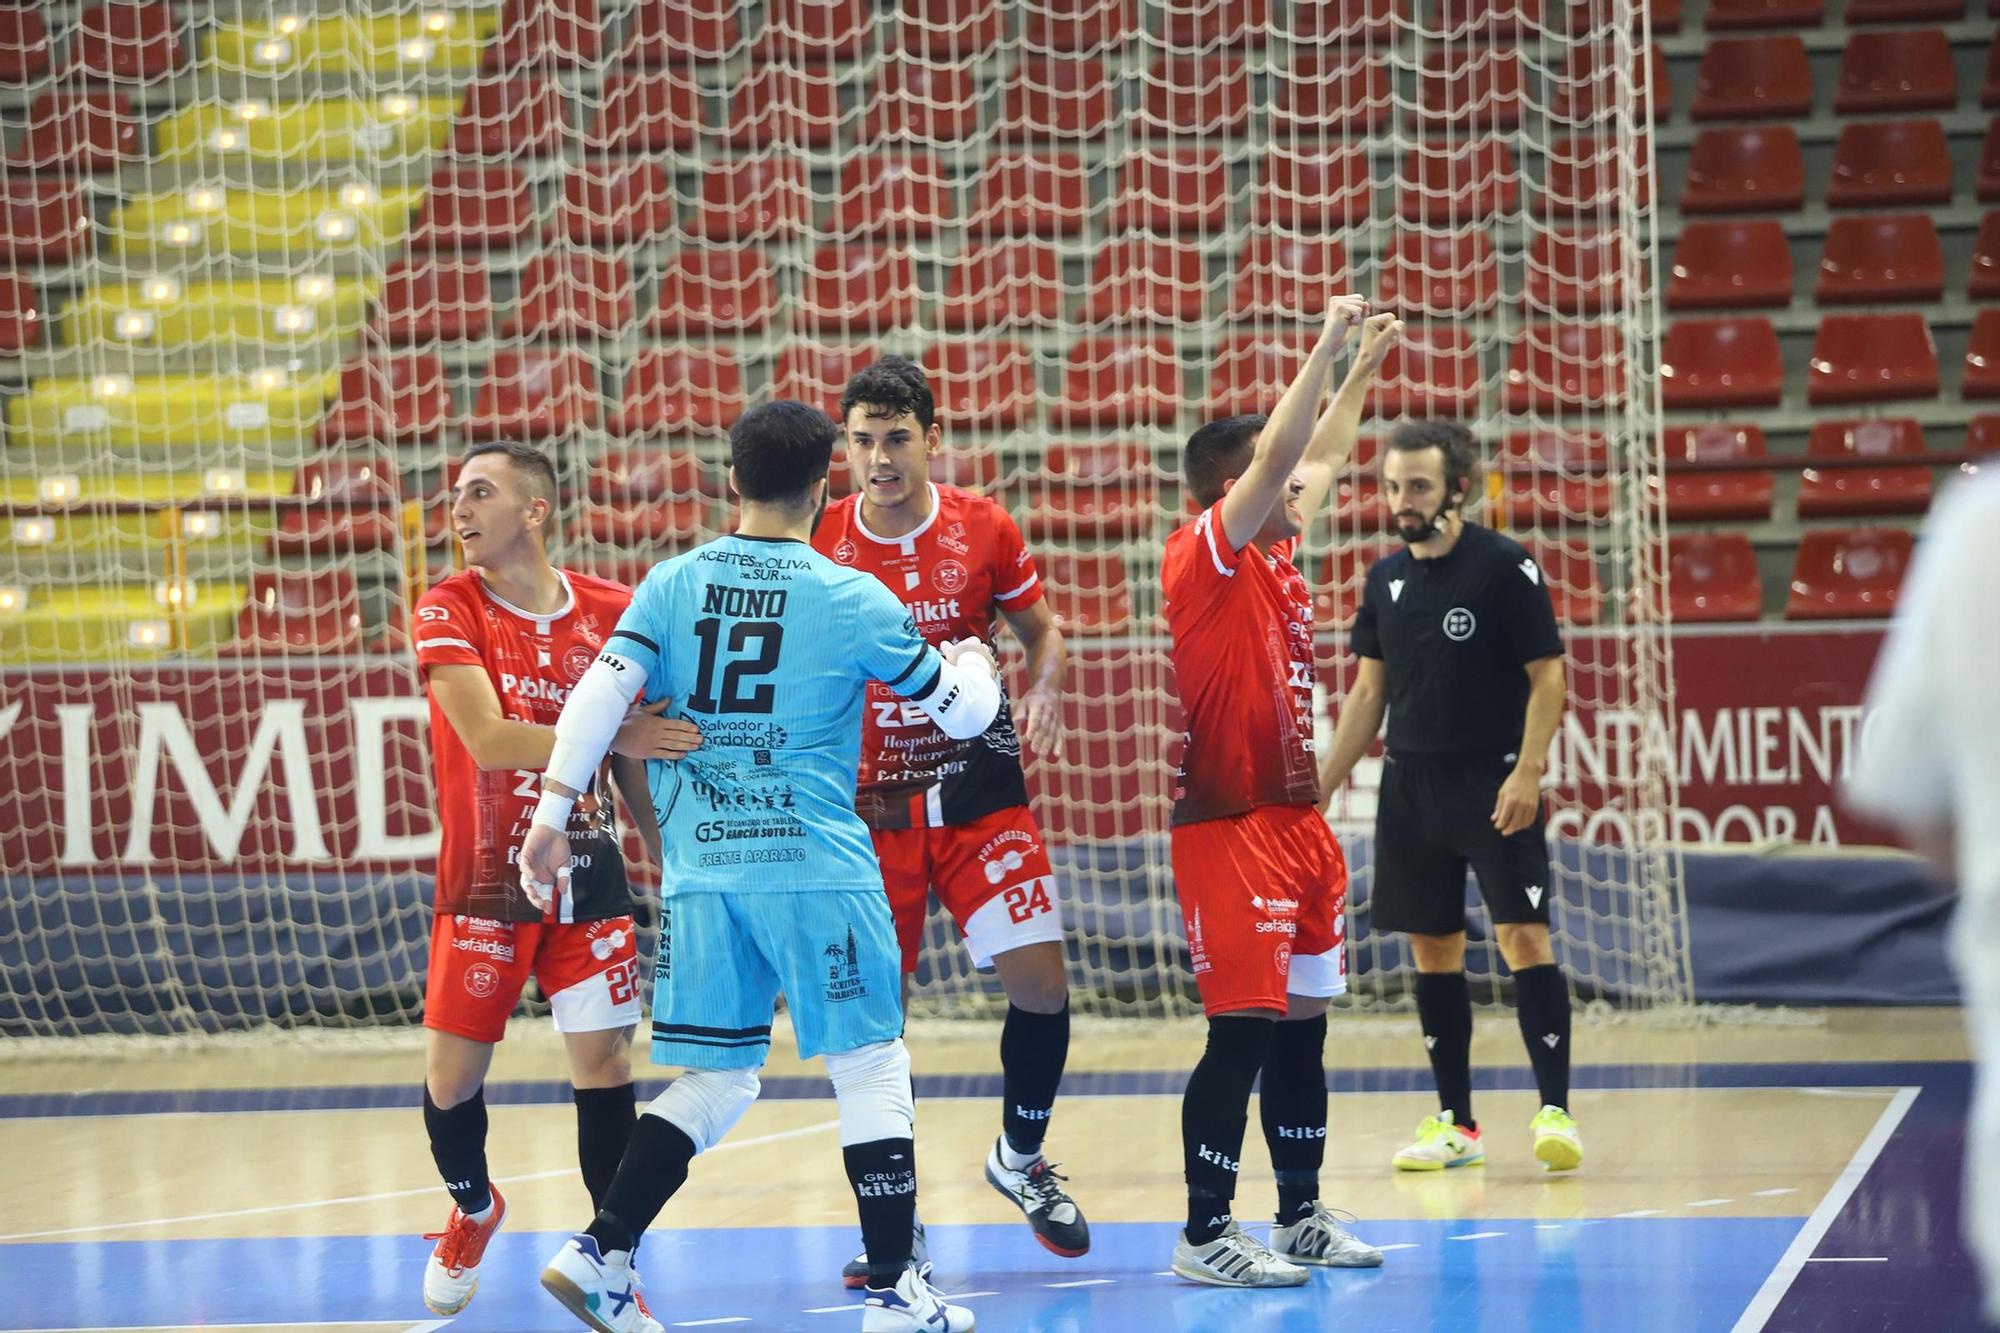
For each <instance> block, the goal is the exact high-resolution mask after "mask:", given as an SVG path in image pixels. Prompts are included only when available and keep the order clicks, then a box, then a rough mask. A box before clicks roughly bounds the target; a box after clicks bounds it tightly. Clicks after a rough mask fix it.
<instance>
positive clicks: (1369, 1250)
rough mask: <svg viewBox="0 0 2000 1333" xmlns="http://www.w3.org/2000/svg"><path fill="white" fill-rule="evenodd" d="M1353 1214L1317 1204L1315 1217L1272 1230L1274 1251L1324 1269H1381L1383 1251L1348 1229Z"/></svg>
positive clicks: (1293, 1260)
mask: <svg viewBox="0 0 2000 1333" xmlns="http://www.w3.org/2000/svg"><path fill="white" fill-rule="evenodd" d="M1354 1220H1355V1218H1354V1215H1353V1214H1352V1213H1338V1212H1335V1211H1334V1210H1333V1209H1331V1208H1329V1207H1327V1206H1326V1205H1325V1204H1323V1203H1320V1202H1317V1201H1315V1202H1314V1203H1313V1210H1312V1215H1311V1216H1310V1217H1304V1218H1301V1219H1299V1220H1298V1221H1296V1222H1293V1223H1292V1224H1290V1225H1289V1226H1282V1227H1272V1228H1271V1249H1272V1252H1273V1253H1275V1254H1277V1255H1278V1257H1280V1258H1282V1259H1288V1260H1290V1261H1291V1262H1292V1263H1295V1264H1317V1265H1319V1266H1320V1267H1322V1268H1380V1267H1381V1266H1382V1251H1380V1250H1378V1249H1376V1248H1375V1247H1374V1246H1373V1245H1370V1244H1368V1243H1367V1242H1366V1241H1364V1240H1362V1239H1361V1238H1360V1237H1358V1236H1356V1235H1355V1234H1354V1233H1353V1232H1351V1231H1349V1230H1348V1229H1347V1228H1346V1227H1344V1226H1342V1225H1341V1223H1343V1222H1352V1221H1354Z"/></svg>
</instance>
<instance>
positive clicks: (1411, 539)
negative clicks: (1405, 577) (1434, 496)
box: [1396, 499, 1458, 546]
mask: <svg viewBox="0 0 2000 1333" xmlns="http://www.w3.org/2000/svg"><path fill="white" fill-rule="evenodd" d="M1457 508H1458V506H1457V505H1456V504H1454V503H1452V502H1451V501H1450V500H1448V499H1447V500H1446V501H1445V502H1444V503H1443V504H1442V505H1440V506H1439V507H1438V511H1437V512H1436V513H1435V514H1432V515H1430V516H1428V517H1424V516H1420V515H1419V514H1418V513H1417V512H1416V511H1415V510H1413V509H1406V510H1402V511H1400V512H1399V513H1397V515H1396V535H1397V536H1398V537H1401V538H1402V539H1403V541H1404V543H1405V544H1406V545H1410V546H1420V545H1422V544H1423V543H1424V542H1427V541H1430V540H1432V539H1433V538H1436V537H1446V536H1449V535H1451V520H1452V514H1453V512H1454V511H1455V510H1456V509H1457Z"/></svg>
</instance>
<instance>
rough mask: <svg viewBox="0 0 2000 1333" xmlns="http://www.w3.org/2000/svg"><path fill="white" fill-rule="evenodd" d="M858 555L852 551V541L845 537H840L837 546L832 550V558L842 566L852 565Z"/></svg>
mask: <svg viewBox="0 0 2000 1333" xmlns="http://www.w3.org/2000/svg"><path fill="white" fill-rule="evenodd" d="M859 554H860V552H859V551H857V550H855V549H854V543H853V541H851V540H850V539H848V538H846V537H842V538H841V539H840V542H839V544H838V545H836V546H835V547H834V548H833V558H834V559H835V560H838V561H839V562H840V563H841V564H843V565H851V564H853V563H854V557H855V556H857V555H859Z"/></svg>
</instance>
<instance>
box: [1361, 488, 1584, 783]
mask: <svg viewBox="0 0 2000 1333" xmlns="http://www.w3.org/2000/svg"><path fill="white" fill-rule="evenodd" d="M1562 650H1563V645H1562V635H1561V633H1559V632H1558V631H1557V629H1556V615H1555V609H1554V608H1553V607H1551V606H1550V605H1549V590H1548V589H1547V588H1546V587H1545V586H1543V583H1542V571H1541V567H1540V566H1539V565H1537V564H1536V563H1535V560H1534V557H1533V556H1531V555H1529V554H1528V552H1527V549H1526V548H1525V547H1523V546H1522V545H1521V544H1520V543H1519V542H1517V541H1513V540H1512V539H1510V538H1507V537H1503V536H1501V535H1500V534H1499V533H1497V532H1495V531H1493V530H1492V529H1491V528H1484V527H1480V526H1478V525H1477V524H1474V523H1467V524H1466V525H1465V527H1464V529H1463V530H1462V531H1461V532H1460V533H1459V537H1458V541H1457V543H1456V544H1455V545H1454V546H1453V547H1452V548H1451V550H1450V551H1449V552H1448V553H1446V554H1445V555H1442V556H1440V557H1438V558H1437V559H1434V560H1419V559H1417V558H1416V557H1415V556H1413V555H1411V554H1410V553H1409V552H1408V551H1407V550H1405V551H1397V552H1396V553H1395V554H1393V555H1390V556H1385V557H1384V558H1383V559H1381V560H1379V561H1377V562H1376V563H1375V565H1374V566H1373V567H1372V568H1371V569H1369V571H1368V582H1367V586H1366V588H1364V589H1363V591H1362V594H1361V610H1360V613H1359V614H1358V615H1356V616H1355V618H1354V651H1355V652H1357V653H1359V654H1360V655H1361V656H1363V657H1373V658H1377V659H1379V660H1380V661H1381V663H1382V674H1383V676H1384V678H1385V679H1386V680H1387V682H1388V691H1389V736H1388V746H1389V748H1390V749H1391V750H1393V751H1411V752H1422V753H1444V752H1450V751H1482V752H1489V753H1506V752H1510V751H1516V750H1518V749H1519V748H1520V745H1521V729H1522V726H1523V724H1524V722H1525V720H1526V718H1527V712H1528V677H1527V673H1526V672H1524V671H1522V669H1521V668H1522V667H1523V666H1524V665H1526V664H1527V663H1529V662H1533V661H1535V660H1537V659H1539V658H1544V657H1555V656H1557V655H1558V654H1560V653H1561V652H1562Z"/></svg>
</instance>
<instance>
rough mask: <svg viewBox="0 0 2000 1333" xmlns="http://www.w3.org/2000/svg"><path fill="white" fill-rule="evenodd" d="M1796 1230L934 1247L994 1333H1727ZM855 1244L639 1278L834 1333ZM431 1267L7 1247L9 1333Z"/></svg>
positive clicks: (307, 1245) (1136, 1236) (170, 1247)
mask: <svg viewBox="0 0 2000 1333" xmlns="http://www.w3.org/2000/svg"><path fill="white" fill-rule="evenodd" d="M1799 1226H1800V1221H1799V1219H1797V1218H1711V1219H1643V1218H1642V1219H1613V1220H1607V1221H1580V1222H1560V1223H1550V1222H1540V1223H1538V1222H1535V1221H1533V1220H1497V1219H1491V1218H1488V1219H1482V1220H1481V1221H1479V1222H1477V1223H1467V1222H1430V1221H1425V1222H1374V1223H1370V1224H1369V1225H1368V1227H1367V1228H1366V1234H1367V1235H1368V1237H1369V1239H1370V1240H1372V1241H1374V1242H1376V1243H1378V1244H1382V1245H1395V1246H1400V1247H1403V1248H1398V1249H1395V1250H1392V1251H1391V1252H1390V1253H1389V1255H1388V1261H1387V1263H1386V1264H1385V1265H1384V1266H1383V1267H1382V1268H1380V1269H1378V1270H1374V1271H1366V1272H1347V1271H1339V1272H1320V1273H1316V1274H1315V1275H1314V1277H1313V1281H1312V1284H1311V1285H1310V1286H1307V1287H1303V1288H1298V1289H1294V1290H1289V1291H1259V1292H1250V1291H1226V1290H1218V1289H1214V1288H1207V1287H1196V1286H1193V1285H1191V1284H1189V1283H1186V1282H1182V1281H1181V1280H1179V1279H1178V1278H1174V1277H1171V1276H1164V1275H1163V1270H1164V1269H1165V1267H1166V1262H1167V1258H1168V1255H1169V1253H1170V1250H1171V1247H1172V1243H1173V1227H1172V1226H1171V1225H1170V1224H1164V1223H1162V1224H1151V1223H1148V1224H1136V1223H1128V1224H1107V1225H1101V1226H1098V1227H1095V1228H1093V1232H1094V1240H1095V1244H1094V1247H1093V1252H1092V1255H1091V1257H1090V1260H1089V1262H1088V1266H1087V1268H1086V1267H1080V1266H1078V1265H1074V1264H1064V1263H1063V1262H1062V1261H1060V1260H1057V1259H1055V1258H1053V1257H1051V1256H1048V1255H1044V1254H1042V1253H1041V1252H1040V1251H1039V1250H1037V1249H1035V1248H1034V1247H1033V1245H1031V1244H1024V1243H1023V1239H1022V1236H1021V1231H1020V1228H1018V1227H1000V1226H966V1227H933V1228H931V1233H930V1234H931V1245H932V1253H933V1257H934V1260H935V1262H936V1264H937V1266H938V1270H939V1273H940V1276H941V1278H942V1281H943V1285H945V1286H946V1287H947V1288H948V1289H949V1290H952V1291H954V1292H965V1293H970V1294H969V1295H968V1297H967V1299H966V1304H968V1305H970V1306H971V1307H972V1308H974V1309H975V1310H977V1311H978V1314H979V1320H980V1327H981V1328H982V1329H992V1330H996V1333H997V1331H999V1330H1034V1331H1035V1333H1069V1331H1070V1330H1076V1331H1078V1333H1080V1331H1081V1330H1085V1329H1117V1330H1139V1329H1147V1330H1160V1329H1189V1330H1192V1329H1202V1330H1256V1331H1259V1333H1309V1331H1311V1333H1318V1331H1319V1330H1324V1329H1328V1328H1331V1327H1334V1326H1335V1324H1334V1321H1336V1320H1338V1321H1339V1326H1340V1327H1343V1328H1348V1329H1353V1330H1357V1331H1359V1330H1366V1331H1367V1333H1390V1331H1391V1330H1398V1329H1427V1330H1439V1331H1441V1333H1443V1331H1454V1333H1455V1331H1457V1330H1474V1329H1549V1330H1555V1329H1614V1328H1615V1329H1621V1330H1628V1331H1629V1333H1706V1331H1707V1330H1727V1329H1729V1328H1731V1327H1732V1326H1733V1325H1734V1324H1735V1322H1736V1320H1737V1318H1738V1316H1739V1315H1741V1314H1742V1312H1743V1310H1744V1307H1745V1306H1746V1305H1747V1304H1748V1303H1749V1302H1750V1299H1751V1297H1752V1296H1753V1295H1754V1294H1755V1292H1756V1290H1757V1288H1758V1286H1759V1285H1760V1284H1761V1283H1762V1282H1763V1281H1764V1278H1765V1276H1766V1274H1768V1273H1769V1272H1770V1271H1771V1268H1772V1266H1773V1265H1774V1264H1775V1263H1776V1262H1777V1261H1778V1258H1779V1256H1780V1255H1782V1254H1783V1252H1784V1250H1785V1247H1786V1246H1787V1245H1788V1244H1789V1243H1790V1242H1791V1240H1792V1237H1793V1236H1794V1235H1795V1234H1797V1232H1798V1230H1799ZM562 1240H563V1237H562V1236H561V1235H559V1234H555V1233H543V1234H508V1233H506V1232H503V1233H501V1235H500V1236H499V1237H498V1238H496V1240H495V1242H494V1247H493V1248H492V1249H491V1250H489V1251H488V1252H487V1258H486V1262H485V1264H484V1265H482V1273H481V1279H480V1290H479V1295H478V1298H477V1299H476V1300H475V1301H474V1302H473V1304H472V1306H471V1308H470V1309H468V1310H467V1311H466V1312H465V1313H464V1314H463V1315H460V1316H459V1317H458V1318H456V1319H454V1320H452V1321H450V1325H449V1327H450V1328H451V1329H453V1330H454V1331H455V1333H503V1331H504V1333H522V1331H523V1330H542V1329H547V1330H551V1333H555V1331H557V1330H562V1329H566V1328H574V1327H578V1325H576V1324H574V1323H572V1322H571V1321H570V1320H569V1318H568V1316H567V1315H565V1314H564V1313H563V1312H562V1311H561V1310H560V1309H559V1308H557V1306H556V1305H555V1303H554V1302H553V1301H552V1300H550V1299H549V1298H548V1296H547V1295H546V1294H544V1293H543V1291H542V1290H541V1287H540V1285H539V1284H538V1283H537V1281H536V1275H537V1274H538V1273H539V1272H540V1271H541V1265H542V1263H543V1262H544V1261H545V1260H546V1259H547V1257H548V1256H549V1255H550V1254H552V1253H553V1252H554V1251H555V1249H556V1248H557V1247H559V1246H560V1245H561V1243H562ZM853 1249H854V1237H853V1229H852V1228H851V1227H849V1228H838V1227H826V1228H783V1229H780V1228H770V1229H751V1230H733V1231H671V1230H664V1229H663V1230H660V1231H657V1232H655V1233H654V1234H653V1235H652V1236H651V1237H649V1238H648V1240H647V1242H646V1246H645V1250H644V1252H643V1256H642V1265H641V1266H642V1269H643V1271H644V1274H645V1278H646V1290H647V1297H648V1300H649V1301H650V1302H651V1303H652V1306H653V1311H654V1314H655V1315H656V1316H657V1317H658V1318H659V1319H660V1321H661V1322H662V1323H664V1324H666V1325H667V1326H668V1327H670V1328H671V1327H675V1326H683V1327H704V1328H721V1327H731V1326H734V1327H741V1328H745V1329H781V1330H834V1329H841V1328H847V1327H849V1326H851V1324H852V1323H853V1322H854V1320H855V1319H857V1318H858V1313H857V1312H856V1311H855V1310H854V1307H855V1306H856V1305H858V1303H859V1300H858V1297H854V1296H851V1295H849V1294H847V1293H844V1292H842V1291H841V1289H840V1288H839V1286H838V1284H837V1282H835V1281H833V1280H831V1278H832V1275H834V1274H837V1273H838V1272H839V1270H840V1265H841V1264H842V1263H843V1262H845V1261H846V1260H847V1259H848V1258H850V1257H852V1255H853ZM427 1250H428V1247H427V1246H426V1245H425V1244H424V1243H423V1242H422V1241H420V1240H418V1239H416V1238H415V1237H408V1236H382V1237H374V1236H369V1237H312V1238H303V1239H291V1240H281V1239H261V1240H227V1241H146V1242H108V1243H96V1244H66V1245H54V1244H29V1245H12V1246H0V1292H4V1293H5V1301H4V1306H0V1308H4V1310H5V1316H4V1318H5V1323H4V1325H0V1326H4V1327H5V1328H8V1329H69V1328H77V1329H82V1328H117V1327H121V1326H123V1327H131V1326H147V1327H157V1326H169V1325H172V1326H180V1325H187V1326H194V1325H230V1324H236V1325H242V1324H254V1325H262V1326H270V1325H274V1324H279V1323H294V1324H296V1323H344V1322H356V1323H358V1322H363V1321H368V1322H378V1321H379V1322H387V1321H407V1322H406V1323H404V1324H403V1327H405V1328H414V1327H417V1326H419V1325H424V1324H426V1323H427V1322H428V1321H429V1320H430V1318H431V1316H429V1315H428V1314H427V1313H426V1312H425V1311H424V1308H423V1306H422V1305H421V1303H419V1302H418V1301H417V1300H416V1299H415V1292H416V1291H417V1288H418V1284H419V1282H420V1272H421V1267H422V1264H423V1260H424V1256H425V1254H426V1253H427Z"/></svg>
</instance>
